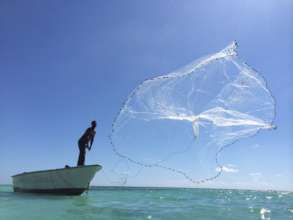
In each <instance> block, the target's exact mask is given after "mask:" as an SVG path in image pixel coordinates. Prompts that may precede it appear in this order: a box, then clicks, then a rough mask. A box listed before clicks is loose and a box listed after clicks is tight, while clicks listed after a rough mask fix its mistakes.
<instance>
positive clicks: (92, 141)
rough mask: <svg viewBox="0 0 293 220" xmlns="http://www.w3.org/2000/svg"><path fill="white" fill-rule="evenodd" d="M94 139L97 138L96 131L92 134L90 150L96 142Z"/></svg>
mask: <svg viewBox="0 0 293 220" xmlns="http://www.w3.org/2000/svg"><path fill="white" fill-rule="evenodd" d="M94 139H95V133H94V134H93V135H92V138H91V143H90V147H89V150H91V148H92V145H93V143H94Z"/></svg>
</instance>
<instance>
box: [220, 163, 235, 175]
mask: <svg viewBox="0 0 293 220" xmlns="http://www.w3.org/2000/svg"><path fill="white" fill-rule="evenodd" d="M221 169H222V171H223V172H226V173H238V172H239V170H238V169H236V168H235V165H233V164H228V165H227V166H222V168H221V167H217V168H216V171H217V172H220V171H221Z"/></svg>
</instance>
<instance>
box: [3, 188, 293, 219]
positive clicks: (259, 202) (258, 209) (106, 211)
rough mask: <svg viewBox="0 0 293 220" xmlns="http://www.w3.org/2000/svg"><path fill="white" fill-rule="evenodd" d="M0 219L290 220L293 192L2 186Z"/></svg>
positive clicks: (292, 213)
mask: <svg viewBox="0 0 293 220" xmlns="http://www.w3.org/2000/svg"><path fill="white" fill-rule="evenodd" d="M0 219H1V220H34V219H38V220H45V219H48V220H57V219H58V220H61V219H62V220H75V219H82V220H92V219H98V220H103V219H105V220H108V219H114V220H115V219H127V220H128V219H130V220H132V219H135V220H138V219H147V220H150V219H152V220H155V219H166V220H172V219H174V220H185V219H186V220H187V219H192V220H221V219H225V220H232V219H233V220H252V219H267V220H268V219H273V220H274V219H275V220H287V219H288V220H289V219H293V192H278V191H251V190H228V189H226V190H223V189H183V188H131V187H92V188H91V189H90V190H89V191H88V192H87V193H84V194H83V195H82V196H49V195H46V196H44V195H42V196H40V195H33V194H23V193H14V192H12V188H11V186H7V185H0Z"/></svg>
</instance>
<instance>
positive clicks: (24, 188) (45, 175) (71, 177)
mask: <svg viewBox="0 0 293 220" xmlns="http://www.w3.org/2000/svg"><path fill="white" fill-rule="evenodd" d="M101 168H102V167H101V166H100V165H88V166H79V167H69V168H64V169H55V170H42V171H35V172H28V173H21V174H18V175H14V176H12V182H13V189H14V191H15V192H27V193H43V194H52V195H80V194H82V193H83V192H84V191H85V190H87V189H88V187H89V184H90V182H91V180H92V179H93V178H94V176H95V174H96V172H97V171H99V170H100V169H101Z"/></svg>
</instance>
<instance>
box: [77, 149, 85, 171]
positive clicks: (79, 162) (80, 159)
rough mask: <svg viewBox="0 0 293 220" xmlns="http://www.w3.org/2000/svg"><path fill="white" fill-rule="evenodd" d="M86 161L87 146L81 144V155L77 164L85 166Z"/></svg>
mask: <svg viewBox="0 0 293 220" xmlns="http://www.w3.org/2000/svg"><path fill="white" fill-rule="evenodd" d="M84 161H85V146H82V145H80V144H79V157H78V162H77V166H83V165H84Z"/></svg>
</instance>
